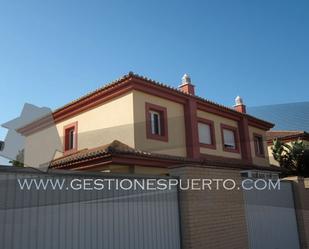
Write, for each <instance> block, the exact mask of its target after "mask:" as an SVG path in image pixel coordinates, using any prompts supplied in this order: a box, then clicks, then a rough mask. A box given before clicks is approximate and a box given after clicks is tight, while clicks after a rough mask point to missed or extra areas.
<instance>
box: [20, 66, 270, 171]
mask: <svg viewBox="0 0 309 249" xmlns="http://www.w3.org/2000/svg"><path fill="white" fill-rule="evenodd" d="M235 101H236V104H235V106H234V107H233V108H229V107H225V106H223V105H220V104H216V103H214V102H211V101H209V100H207V99H204V98H201V97H198V96H196V95H195V92H194V85H193V84H192V83H191V79H190V77H189V76H188V75H186V74H185V75H184V76H183V78H182V82H181V84H180V86H179V88H178V89H175V88H172V87H169V86H167V85H165V84H162V83H159V82H156V81H153V80H151V79H148V78H145V77H141V76H139V75H136V74H134V73H131V72H130V73H129V74H127V75H125V76H123V77H121V78H120V79H118V80H116V81H114V82H111V83H109V84H107V85H105V86H103V87H102V88H99V89H97V90H96V91H94V92H91V93H89V94H87V95H85V96H83V97H81V98H79V99H77V100H75V101H73V102H71V103H69V104H67V105H65V106H63V107H61V108H59V109H57V110H55V111H54V112H53V114H52V116H53V119H54V125H55V127H56V130H57V133H58V135H59V137H60V138H61V142H62V150H60V151H58V152H57V153H56V154H55V157H54V160H53V161H52V162H51V163H50V167H51V168H57V169H74V170H76V169H78V170H91V171H106V172H122V173H154V174H165V173H166V172H167V168H168V167H172V166H174V165H179V164H190V163H191V164H192V163H195V164H196V163H199V164H205V165H213V166H217V167H220V166H224V167H238V168H243V169H261V170H265V169H268V168H270V164H269V159H268V150H267V143H266V131H267V130H269V129H270V128H272V127H273V124H271V123H269V122H266V121H264V120H261V119H258V118H255V117H253V116H251V115H248V114H247V113H246V106H245V105H244V104H243V101H242V99H241V98H240V97H237V98H236V100H235ZM49 129H50V127H48V126H46V125H44V122H42V121H36V122H34V123H32V124H29V125H27V126H25V127H23V128H21V129H19V132H21V133H22V134H23V135H25V136H26V146H25V152H24V153H25V163H26V164H27V165H31V162H32V160H33V158H34V157H35V155H37V154H38V153H40V152H38V148H39V149H42V150H44V146H42V142H43V141H44V143H46V140H47V139H48V134H49Z"/></svg>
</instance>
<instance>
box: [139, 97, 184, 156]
mask: <svg viewBox="0 0 309 249" xmlns="http://www.w3.org/2000/svg"><path fill="white" fill-rule="evenodd" d="M133 99H134V100H133V102H134V121H135V123H134V131H135V132H134V133H135V147H136V148H137V149H140V150H145V151H150V152H156V153H162V154H169V155H174V156H183V157H185V156H186V155H187V152H186V139H185V120H184V108H183V105H182V104H178V103H175V102H172V101H169V100H166V99H162V98H159V97H156V96H153V95H149V94H145V93H142V92H140V91H133ZM146 102H147V103H151V104H155V105H159V106H162V107H165V108H167V119H168V142H165V141H159V140H154V139H147V137H146V113H145V103H146Z"/></svg>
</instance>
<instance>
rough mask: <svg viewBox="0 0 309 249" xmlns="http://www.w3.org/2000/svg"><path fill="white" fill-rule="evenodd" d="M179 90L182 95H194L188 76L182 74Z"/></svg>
mask: <svg viewBox="0 0 309 249" xmlns="http://www.w3.org/2000/svg"><path fill="white" fill-rule="evenodd" d="M179 89H180V91H182V92H184V93H188V94H191V95H194V85H192V84H191V78H190V76H189V75H188V74H184V76H183V77H182V81H181V85H180V86H179Z"/></svg>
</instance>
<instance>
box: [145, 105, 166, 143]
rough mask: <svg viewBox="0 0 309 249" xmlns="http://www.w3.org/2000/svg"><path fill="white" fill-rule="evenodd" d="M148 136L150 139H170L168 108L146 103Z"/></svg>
mask: <svg viewBox="0 0 309 249" xmlns="http://www.w3.org/2000/svg"><path fill="white" fill-rule="evenodd" d="M145 109H146V136H147V138H148V139H156V140H161V141H168V133H167V109H166V108H165V107H162V106H158V105H154V104H150V103H146V105H145Z"/></svg>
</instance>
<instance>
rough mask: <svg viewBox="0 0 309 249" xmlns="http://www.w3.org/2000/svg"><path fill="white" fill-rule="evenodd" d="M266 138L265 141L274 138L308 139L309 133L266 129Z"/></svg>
mask: <svg viewBox="0 0 309 249" xmlns="http://www.w3.org/2000/svg"><path fill="white" fill-rule="evenodd" d="M266 138H267V141H272V140H274V139H276V138H278V139H283V140H297V139H298V138H299V139H303V140H308V141H309V133H307V132H306V131H288V130H281V131H280V130H278V131H275V130H274V131H267V132H266Z"/></svg>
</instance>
